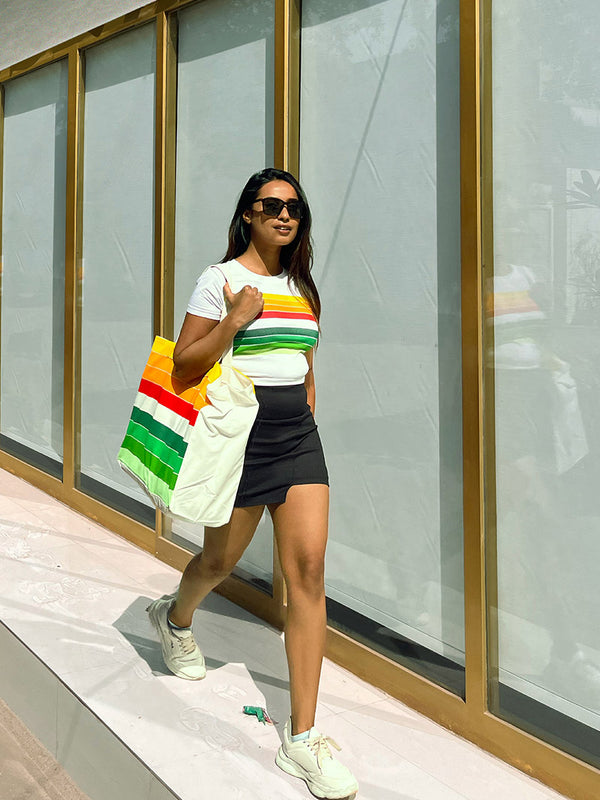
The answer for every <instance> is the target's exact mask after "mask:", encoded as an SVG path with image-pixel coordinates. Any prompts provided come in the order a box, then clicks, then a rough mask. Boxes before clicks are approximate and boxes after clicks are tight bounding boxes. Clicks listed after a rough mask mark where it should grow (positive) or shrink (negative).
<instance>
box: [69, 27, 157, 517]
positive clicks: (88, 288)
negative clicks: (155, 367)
mask: <svg viewBox="0 0 600 800" xmlns="http://www.w3.org/2000/svg"><path fill="white" fill-rule="evenodd" d="M154 93H155V36H154V26H152V25H150V26H145V27H142V28H139V29H137V30H134V31H132V32H130V33H126V34H123V35H122V36H119V37H117V38H115V39H112V40H110V41H108V42H106V43H104V44H101V45H98V46H97V47H93V48H91V49H90V50H89V51H87V53H86V63H85V127H84V130H85V135H84V160H83V164H84V176H83V262H82V275H83V290H82V295H83V310H82V334H81V339H82V342H81V348H82V353H81V454H80V458H81V477H80V485H81V488H82V489H84V490H85V491H87V492H89V493H90V494H93V495H94V496H96V497H99V498H100V499H102V500H104V501H105V502H108V503H110V504H112V505H115V506H117V507H119V508H122V509H123V510H126V511H128V512H129V513H133V514H134V515H136V516H138V517H140V518H141V519H143V520H144V521H146V522H150V524H153V522H154V511H153V509H152V508H151V507H150V502H149V501H148V500H147V499H146V496H145V494H144V493H143V492H142V490H141V489H140V488H139V487H138V486H137V485H136V484H134V482H133V480H132V479H131V478H129V477H128V476H127V475H126V474H125V473H124V472H122V471H121V470H120V469H119V467H118V465H117V462H116V454H117V452H118V450H119V446H120V444H121V441H122V439H123V435H124V432H125V429H126V427H127V422H128V419H129V415H130V413H131V408H132V405H133V401H134V399H135V395H136V391H137V387H138V384H139V379H140V375H141V372H142V369H143V366H144V364H145V362H146V360H147V358H148V354H149V352H150V347H151V345H152V334H153V319H152V315H153V302H152V297H153V295H152V292H153V252H154V245H153V235H154V231H153V214H154V206H153V197H154Z"/></svg>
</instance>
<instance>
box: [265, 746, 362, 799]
mask: <svg viewBox="0 0 600 800" xmlns="http://www.w3.org/2000/svg"><path fill="white" fill-rule="evenodd" d="M275 763H276V764H277V766H278V767H279V769H282V770H283V771H284V772H287V774H288V775H292V776H293V777H294V778H301V779H302V780H303V781H305V783H306V785H307V786H308V789H309V791H310V792H311V794H313V795H314V796H315V797H318V798H319V799H320V800H346V798H348V800H350V798H352V797H355V795H356V793H357V792H358V786H357V785H356V784H352V786H350V787H347V788H345V789H340V790H336V794H321V792H324V791H326V790H325V789H320V788H319V787H317V786H311V785H310V780H309V778H308V777H307V775H306V773H305V772H304V770H303V769H301V768H300V767H299V766H298V765H297V764H296V762H295V761H293V760H292V759H291V758H289V756H286V754H285V752H284V751H283V747H280V748H279V750H278V751H277V755H276V756H275Z"/></svg>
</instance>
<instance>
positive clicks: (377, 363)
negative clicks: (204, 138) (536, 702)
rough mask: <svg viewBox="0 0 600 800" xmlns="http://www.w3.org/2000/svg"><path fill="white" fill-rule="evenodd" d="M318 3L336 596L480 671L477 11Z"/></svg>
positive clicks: (311, 125)
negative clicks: (469, 136)
mask: <svg viewBox="0 0 600 800" xmlns="http://www.w3.org/2000/svg"><path fill="white" fill-rule="evenodd" d="M340 8H341V6H340V5H339V4H336V3H330V2H328V0H304V2H303V3H302V14H303V28H302V68H301V75H302V108H301V110H302V116H301V160H300V167H301V176H300V177H301V180H302V181H303V183H304V187H305V189H306V191H307V193H308V197H309V200H310V201H311V204H312V210H313V214H314V219H315V226H314V233H315V252H316V278H317V283H318V285H319V288H320V291H321V294H322V300H323V307H324V315H323V319H322V327H323V336H322V340H321V345H320V347H319V350H318V352H317V356H316V372H317V418H318V422H319V425H320V431H321V434H322V437H323V441H324V444H325V452H326V457H327V462H328V466H329V470H330V474H331V487H332V513H331V540H330V544H329V550H328V559H327V592H328V594H329V596H330V597H332V598H333V599H335V600H337V601H338V602H340V603H342V604H343V605H345V606H347V607H350V608H352V609H355V610H356V611H359V612H360V613H361V614H364V615H366V616H367V617H370V618H371V619H373V620H375V621H376V622H379V623H381V624H382V625H386V626H387V627H389V628H391V629H393V630H395V631H398V632H399V633H402V634H404V635H406V636H408V637H409V638H410V639H414V640H416V641H419V642H422V643H423V644H425V645H427V646H429V647H431V648H432V649H434V650H436V651H438V652H440V653H444V654H446V655H448V656H449V657H452V658H455V659H456V660H457V661H459V662H460V661H461V660H462V659H463V655H462V654H463V651H464V621H463V567H462V561H463V557H462V534H463V531H462V511H461V509H462V456H461V384H460V371H461V358H460V294H459V286H460V243H459V234H460V218H459V213H460V203H459V72H458V65H459V39H458V22H459V3H458V0H456V1H453V0H451V1H450V2H443V3H442V2H435V1H434V0H387V2H375V1H374V0H356V1H355V2H352V3H350V4H347V5H346V6H344V9H343V11H342V10H340Z"/></svg>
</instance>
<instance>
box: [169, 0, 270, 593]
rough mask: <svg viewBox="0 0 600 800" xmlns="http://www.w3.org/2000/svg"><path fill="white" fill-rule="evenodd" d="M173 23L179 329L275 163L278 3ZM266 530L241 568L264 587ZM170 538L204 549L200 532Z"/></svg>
mask: <svg viewBox="0 0 600 800" xmlns="http://www.w3.org/2000/svg"><path fill="white" fill-rule="evenodd" d="M178 20H179V34H178V72H177V181H176V185H177V199H176V244H175V326H176V332H178V331H179V328H180V326H181V323H182V322H183V318H184V316H185V311H186V307H187V303H188V300H189V297H190V295H191V293H192V291H193V289H194V285H195V283H196V279H197V278H198V276H199V275H200V273H201V272H202V271H203V270H204V268H205V267H207V266H208V265H209V264H214V263H216V262H218V261H220V260H221V258H222V257H223V255H224V254H225V250H226V248H227V232H228V228H229V222H230V220H231V216H232V214H233V211H234V209H235V205H236V203H237V199H238V196H239V194H240V192H241V190H242V187H243V186H244V184H245V183H246V181H247V180H248V178H249V177H250V175H251V174H252V173H253V172H256V171H258V170H260V169H263V168H264V167H265V166H272V163H273V83H274V40H273V35H274V34H273V26H274V2H273V0H247V1H246V0H240V1H238V2H236V3H223V2H220V1H219V0H205V2H203V3H199V4H198V5H195V6H192V7H190V8H187V9H184V10H183V11H181V12H180V13H179V14H178ZM271 530H272V529H271V527H270V524H268V523H267V522H266V520H265V521H263V523H261V525H260V527H259V531H258V532H257V534H256V536H255V538H254V540H253V542H252V543H251V545H250V546H249V548H248V549H247V551H246V555H245V557H244V558H243V559H242V561H241V562H240V566H241V567H242V568H244V569H246V570H247V571H249V572H250V573H251V574H252V575H255V576H257V577H260V578H263V579H265V580H268V581H270V580H271V578H272V573H273V568H272V564H273V551H272V533H271ZM173 531H174V532H175V533H177V534H178V535H179V536H181V537H184V538H185V539H187V540H188V541H190V542H192V543H194V544H197V545H199V544H201V543H202V537H203V531H202V529H199V528H197V527H196V528H194V527H193V526H190V525H187V526H186V525H184V524H182V523H180V522H174V523H173Z"/></svg>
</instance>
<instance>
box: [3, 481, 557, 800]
mask: <svg viewBox="0 0 600 800" xmlns="http://www.w3.org/2000/svg"><path fill="white" fill-rule="evenodd" d="M178 578H179V575H178V573H177V572H176V571H175V570H174V569H172V568H170V567H168V566H167V565H165V564H163V563H161V562H160V561H158V560H157V559H155V558H153V557H152V556H151V555H149V554H148V553H145V552H142V551H141V550H139V549H138V548H136V547H134V546H133V545H131V544H130V543H129V542H127V541H125V540H124V539H122V538H120V537H118V536H116V535H115V534H113V533H111V532H110V531H107V530H106V529H104V528H102V527H101V526H99V525H97V524H95V523H93V522H91V521H90V520H87V519H85V518H84V517H81V516H80V515H78V514H76V513H75V512H74V511H72V510H71V509H69V508H67V507H66V506H64V505H62V504H60V503H58V502H57V501H55V500H54V499H52V498H51V497H49V496H48V495H46V494H44V493H43V492H41V491H39V490H37V489H35V488H34V487H32V486H30V485H29V484H27V483H25V482H23V481H21V480H19V479H17V478H15V477H14V476H12V475H10V474H9V473H6V472H2V471H0V620H1V621H2V622H3V623H4V625H5V626H6V628H8V629H9V630H10V631H11V632H12V633H11V634H8V633H7V635H9V636H12V634H14V635H15V636H16V637H18V639H19V640H20V641H21V642H24V643H25V644H26V645H27V647H28V648H30V649H31V650H32V651H33V652H34V653H35V654H36V655H37V657H38V658H39V659H41V661H42V662H43V664H41V662H40V661H38V660H37V659H34V658H33V657H31V660H32V661H35V662H36V664H37V666H35V669H36V670H37V672H36V673H35V674H36V675H39V676H40V677H38V678H36V679H35V680H34V679H31V680H30V681H29V683H27V677H26V675H25V673H26V671H27V669H28V667H27V668H26V664H25V661H23V662H22V666H21V667H19V669H20V670H21V671H20V672H18V673H17V674H13V675H12V677H11V675H10V674H8V673H10V671H11V663H12V662H9V661H7V660H6V655H4V658H5V663H4V667H3V668H2V670H1V672H2V673H3V674H0V694H2V681H5V686H6V687H8V686H9V683H8V682H9V681H12V684H11V685H14V684H15V683H19V682H21V683H22V684H26V685H24V686H22V695H21V696H20V699H19V703H20V710H19V715H20V717H21V718H22V719H24V721H25V722H27V719H25V718H26V717H27V715H30V716H31V719H33V718H34V716H35V718H36V720H37V723H38V724H40V725H41V726H42V728H43V729H44V731H45V733H44V735H45V737H46V738H45V740H44V741H45V743H46V746H47V747H48V748H49V750H51V751H52V752H54V753H56V754H57V757H58V760H59V761H60V763H61V764H64V765H67V769H69V771H70V772H71V769H70V767H69V766H68V765H69V763H76V762H75V757H76V756H77V759H78V760H77V763H78V764H81V763H82V762H83V763H84V764H87V766H88V768H89V771H90V775H91V777H89V782H88V783H87V784H86V780H88V775H87V774H86V773H85V771H84V772H80V775H81V776H82V778H81V780H80V778H79V777H78V778H77V780H78V782H79V785H80V786H81V788H82V789H84V790H85V791H87V792H88V794H90V796H95V797H107V798H110V800H131V798H132V797H133V796H134V795H135V797H143V798H144V800H145V798H152V800H154V798H158V797H159V796H160V797H161V798H162V797H163V793H162V790H161V789H160V787H159V790H160V791H158V790H157V789H156V786H155V787H154V788H149V789H148V790H147V791H146V793H143V792H141V791H138V790H136V791H137V794H136V791H134V790H133V789H126V787H125V784H124V783H123V780H125V778H122V777H121V776H120V774H119V769H120V766H119V764H120V762H119V763H117V762H118V759H116V758H114V757H113V756H112V755H109V756H108V758H109V763H110V764H111V769H110V770H108V771H107V770H106V769H104V770H102V771H99V770H96V772H94V769H96V765H95V764H94V755H95V750H96V749H97V748H96V744H95V740H94V738H93V737H94V736H95V735H96V732H95V731H93V730H91V729H89V724H88V723H86V725H88V728H85V726H83V727H82V723H81V718H80V717H78V716H77V714H78V710H77V708H75V707H74V706H75V705H76V704H77V703H79V704H81V707H84V708H85V710H86V713H87V714H88V716H89V718H90V719H91V718H93V719H94V720H100V721H101V723H102V724H103V725H105V726H107V727H108V728H109V729H110V730H111V731H112V732H113V733H114V736H115V737H117V739H115V740H116V741H117V740H118V741H119V742H120V743H121V744H122V745H123V746H124V747H125V748H127V751H128V752H133V753H135V754H136V757H137V759H139V761H137V760H136V764H138V767H139V765H140V764H141V765H144V767H143V768H144V769H148V770H150V771H151V772H150V773H148V774H152V775H154V776H158V778H159V779H160V781H161V782H163V783H161V786H164V787H169V788H170V792H172V793H173V794H175V795H177V796H179V797H180V798H182V800H198V798H199V797H200V796H202V797H210V798H211V800H271V799H272V798H277V800H309V794H308V792H307V790H306V787H305V785H304V784H303V783H301V782H300V781H298V780H297V779H293V778H291V777H289V776H287V775H285V774H283V773H282V772H280V771H279V770H278V769H277V768H276V767H275V766H274V764H273V757H274V755H275V752H276V749H277V747H278V745H279V741H280V739H279V730H280V728H281V726H282V724H283V722H284V721H285V718H286V716H287V714H288V713H289V711H288V684H287V668H286V663H285V656H284V650H283V644H282V641H281V638H282V637H281V634H280V633H279V632H278V631H276V630H274V629H273V628H271V627H269V626H268V625H266V624H265V623H263V622H262V621H261V620H258V619H257V618H255V617H253V616H251V615H250V614H248V613H247V612H245V611H244V610H242V609H240V608H238V607H237V606H234V605H233V604H231V603H229V602H228V601H227V600H225V599H224V598H222V597H220V596H218V595H214V594H213V595H211V596H209V598H207V601H206V602H205V604H203V606H202V608H201V609H200V610H199V611H198V612H197V614H196V617H195V621H194V629H195V634H196V638H197V640H198V641H199V643H200V646H201V647H202V648H203V650H204V652H205V654H206V656H207V666H208V668H209V672H208V675H207V677H206V679H205V680H203V681H199V682H190V681H182V680H180V679H178V678H176V677H175V676H173V675H171V674H170V673H168V672H167V671H166V670H165V668H164V665H163V663H162V659H161V655H160V648H159V645H158V643H157V641H156V637H155V634H154V631H153V629H152V627H151V626H150V624H149V622H148V619H147V615H146V614H145V613H144V609H145V607H146V605H147V604H148V602H149V600H150V599H151V598H154V597H159V596H161V595H162V594H164V593H168V592H172V591H173V590H174V588H175V587H176V585H177V583H178ZM14 641H17V640H14ZM19 646H20V645H19ZM24 652H26V653H27V652H28V651H25V650H24ZM0 656H2V654H0ZM43 665H46V666H43ZM46 668H48V669H50V670H51V671H52V674H53V675H54V676H56V678H58V680H59V681H60V685H61V686H64V687H68V692H66V694H68V697H63V695H60V693H55V696H54V697H53V698H48V696H47V692H46V693H44V692H43V691H42V690H41V689H40V680H41V679H43V676H42V675H41V671H42V670H46V672H47V669H46ZM65 691H66V690H65ZM56 694H59V697H58V699H56ZM4 696H5V697H8V694H5V695H4ZM13 696H14V695H13ZM51 701H52V702H51ZM243 705H259V706H266V707H267V708H268V709H269V712H270V714H271V716H272V717H273V718H274V719H275V720H276V721H277V723H278V724H277V725H276V726H275V727H268V726H266V727H265V726H262V725H260V724H259V723H258V721H257V720H256V718H254V717H248V716H245V715H244V714H243V713H242V706H243ZM36 715H37V716H36ZM44 715H45V716H44ZM61 725H62V727H63V728H64V729H67V730H68V731H69V736H68V737H66V739H65V741H63V742H62V743H61V741H57V739H56V737H57V735H58V734H57V733H56V731H57V730H58V729H59V728H60V726H61ZM317 725H318V726H319V727H320V728H321V730H322V731H323V732H324V733H326V734H328V735H330V736H332V737H333V738H334V739H335V740H336V741H337V742H339V744H341V745H342V747H343V750H342V752H341V753H340V758H341V759H342V760H343V761H345V762H346V763H347V764H348V765H350V766H351V767H352V769H353V770H354V771H355V773H356V775H357V778H358V781H359V784H360V787H361V788H360V792H359V795H358V800H507V798H513V800H560V798H561V795H559V794H557V793H555V792H553V791H552V790H550V789H548V788H547V787H546V786H543V785H542V784H540V783H538V782H536V781H535V780H532V779H530V778H529V777H527V776H526V775H524V774H522V773H520V772H519V771H517V770H516V769H513V768H512V767H510V766H508V765H507V764H505V763H503V762H502V761H500V760H498V759H496V758H494V757H493V756H491V755H488V754H487V753H485V752H484V751H482V750H480V749H478V748H477V747H475V746H474V745H472V744H470V743H469V742H466V741H464V740H462V739H460V738H459V737H457V736H455V735H453V734H452V733H450V732H449V731H447V730H445V729H444V728H442V727H440V726H439V725H437V724H435V723H434V722H432V721H431V720H429V719H427V718H426V717H423V716H421V715H420V714H417V713H416V712H415V711H413V710H412V709H410V708H408V707H407V706H405V705H403V704H402V703H400V702H398V701H397V700H395V699H393V698H391V697H389V696H388V695H386V694H385V693H384V692H382V691H380V690H379V689H376V688H374V687H372V686H370V685H369V684H367V683H365V682H363V681H361V680H359V679H358V678H356V677H355V676H354V675H352V674H351V673H349V672H347V671H346V670H344V669H341V668H340V667H338V666H336V665H335V664H333V663H331V662H329V661H326V662H325V664H324V668H323V676H322V684H321V694H320V705H319V712H318V717H317ZM0 735H1V736H4V737H5V739H4V741H0V752H2V754H4V755H3V761H2V762H0V763H1V764H2V767H1V769H2V771H3V774H2V775H0V782H1V784H2V791H1V792H0V796H1V798H2V800H25V799H26V798H32V800H33V798H35V799H36V800H48V798H50V800H54V798H55V797H56V798H57V797H60V798H61V800H67V799H68V800H71V798H78V800H79V799H80V798H81V795H79V794H77V790H76V788H75V787H74V786H73V785H72V784H69V782H68V779H67V777H66V776H65V775H64V773H62V772H61V770H60V768H58V767H57V765H56V762H52V760H51V759H49V756H48V754H47V753H44V752H43V750H40V749H39V745H37V744H36V743H35V742H34V741H33V740H32V739H31V738H30V737H28V735H27V733H26V732H25V731H24V730H23V728H22V727H21V726H19V725H18V724H17V723H16V722H15V720H14V719H12V717H11V715H10V714H8V713H7V712H6V710H5V709H4V713H3V714H2V715H0ZM40 736H41V734H40ZM86 736H87V737H88V738H87V739H86ZM6 737H8V738H6ZM23 737H25V741H27V742H29V744H28V745H27V746H23V744H22V742H23V741H24V739H23ZM19 742H21V744H19ZM5 743H6V747H5ZM103 746H104V745H103ZM107 746H108V745H107ZM36 748H38V749H36ZM32 753H35V755H33V756H32ZM105 763H106V757H105ZM9 772H10V775H11V776H12V777H11V778H10V781H6V779H5V777H4V776H5V775H7V774H8V773H9ZM107 772H108V773H109V774H107ZM92 773H93V775H92ZM71 774H75V773H73V772H71ZM18 776H21V777H20V779H21V780H22V783H21V784H19V785H18V783H17V778H18ZM99 781H100V782H102V781H103V782H104V783H103V784H102V786H103V788H101V789H100V788H98V787H99V783H98V782H99ZM131 785H133V784H131ZM5 786H12V787H14V788H12V789H10V790H9V792H12V794H10V793H7V790H5ZM36 786H37V789H39V792H38V794H35V791H36ZM57 787H62V788H57ZM89 787H93V788H94V790H95V791H96V790H97V793H96V794H95V795H94V792H92V791H91V789H90V788H89ZM55 789H56V790H57V791H58V794H56V792H55V793H54V794H52V793H51V792H52V791H54V790H55ZM27 791H28V792H30V794H27V793H26V792H27ZM44 792H45V793H44ZM61 792H62V793H61ZM69 792H70V794H69ZM170 792H169V793H168V797H171V794H170ZM164 796H165V797H166V796H167V793H166V792H165V793H164Z"/></svg>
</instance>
